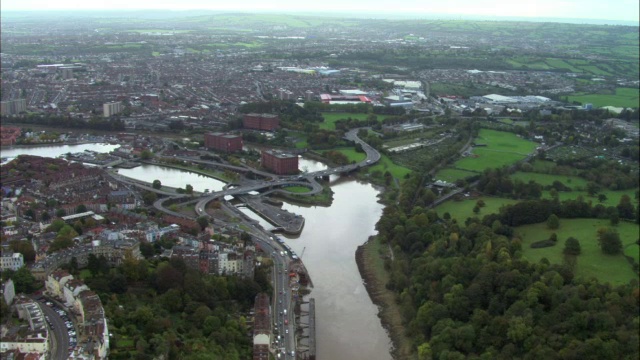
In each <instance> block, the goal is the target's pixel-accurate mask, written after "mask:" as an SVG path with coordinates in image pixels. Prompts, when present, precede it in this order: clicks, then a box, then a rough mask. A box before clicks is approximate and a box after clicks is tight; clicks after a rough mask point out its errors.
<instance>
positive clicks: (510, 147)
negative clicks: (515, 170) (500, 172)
mask: <svg viewBox="0 0 640 360" xmlns="http://www.w3.org/2000/svg"><path fill="white" fill-rule="evenodd" d="M475 143H476V144H483V145H484V144H486V145H487V146H486V147H476V148H474V149H473V150H472V152H473V154H474V156H470V157H466V158H463V159H460V160H458V161H457V162H456V163H455V165H454V166H455V167H456V168H458V169H462V170H469V171H477V172H481V171H483V170H484V169H486V168H496V167H502V166H505V165H511V164H513V163H515V162H517V161H519V160H522V159H524V158H525V157H526V156H527V155H528V154H530V153H531V152H533V151H534V150H535V148H536V146H538V144H536V143H534V142H532V141H529V140H525V139H522V138H519V137H518V136H516V135H515V134H513V133H509V132H504V131H496V130H489V129H480V133H479V134H478V137H477V138H476V139H475Z"/></svg>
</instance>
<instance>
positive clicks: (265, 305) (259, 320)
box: [253, 293, 271, 360]
mask: <svg viewBox="0 0 640 360" xmlns="http://www.w3.org/2000/svg"><path fill="white" fill-rule="evenodd" d="M270 310H271V306H270V303H269V295H267V294H265V293H259V294H258V295H256V299H255V304H254V313H255V317H254V321H253V360H268V359H269V344H270V343H271V339H270V334H271V314H270Z"/></svg>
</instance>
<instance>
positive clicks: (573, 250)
mask: <svg viewBox="0 0 640 360" xmlns="http://www.w3.org/2000/svg"><path fill="white" fill-rule="evenodd" d="M581 251H582V250H581V248H580V241H578V239H576V238H574V237H573V236H570V237H569V238H567V240H566V241H565V242H564V250H563V251H562V252H563V253H564V254H565V255H580V252H581Z"/></svg>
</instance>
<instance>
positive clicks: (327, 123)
mask: <svg viewBox="0 0 640 360" xmlns="http://www.w3.org/2000/svg"><path fill="white" fill-rule="evenodd" d="M368 116H369V114H362V113H358V114H351V113H334V112H328V113H322V117H323V118H324V121H323V122H321V123H320V129H323V130H335V129H336V121H338V120H340V119H347V118H352V119H357V120H365V119H366V118H367V117H368Z"/></svg>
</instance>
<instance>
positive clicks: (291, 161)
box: [261, 150, 298, 175]
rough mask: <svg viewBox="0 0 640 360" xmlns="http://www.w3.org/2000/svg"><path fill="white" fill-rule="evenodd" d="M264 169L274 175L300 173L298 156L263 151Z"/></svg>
mask: <svg viewBox="0 0 640 360" xmlns="http://www.w3.org/2000/svg"><path fill="white" fill-rule="evenodd" d="M261 162H262V167H264V168H265V169H267V170H270V171H272V172H273V173H274V174H278V175H286V174H297V173H298V155H292V154H287V153H283V152H280V151H275V150H264V151H262V158H261Z"/></svg>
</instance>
